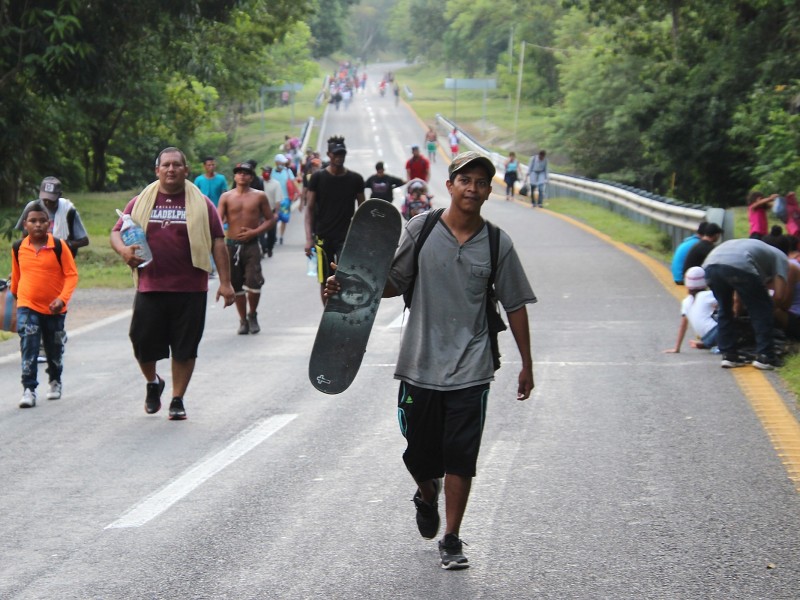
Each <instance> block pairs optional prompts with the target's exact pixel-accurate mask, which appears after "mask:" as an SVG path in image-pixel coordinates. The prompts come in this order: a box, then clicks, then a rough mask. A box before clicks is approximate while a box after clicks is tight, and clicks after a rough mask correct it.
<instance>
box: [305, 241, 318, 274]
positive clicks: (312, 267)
mask: <svg viewBox="0 0 800 600" xmlns="http://www.w3.org/2000/svg"><path fill="white" fill-rule="evenodd" d="M306 275H308V276H309V277H316V276H317V249H316V248H314V247H312V248H311V256H309V257H308V269H306Z"/></svg>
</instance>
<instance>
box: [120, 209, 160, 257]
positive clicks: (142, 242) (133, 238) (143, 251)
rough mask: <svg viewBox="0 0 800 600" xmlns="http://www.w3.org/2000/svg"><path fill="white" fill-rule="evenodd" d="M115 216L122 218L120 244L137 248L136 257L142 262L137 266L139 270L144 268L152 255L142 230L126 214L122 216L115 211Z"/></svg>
mask: <svg viewBox="0 0 800 600" xmlns="http://www.w3.org/2000/svg"><path fill="white" fill-rule="evenodd" d="M117 214H118V215H119V216H120V217H121V218H122V227H121V228H120V230H119V232H120V235H122V243H123V244H125V245H126V246H133V245H134V244H136V245H137V246H139V247H138V248H137V249H136V256H138V257H139V258H141V259H143V260H144V262H143V263H142V264H140V265H139V268H140V269H141V268H142V267H145V266H147V265H149V264H150V262H151V261H152V260H153V253H152V252H151V251H150V246H149V244H148V243H147V236H146V235H145V233H144V229H142V226H141V225H139V224H138V223H137V222H136V221H134V220H133V218H132V217H131V216H130V215H128V214H123V213H122V212H120V211H119V209H117Z"/></svg>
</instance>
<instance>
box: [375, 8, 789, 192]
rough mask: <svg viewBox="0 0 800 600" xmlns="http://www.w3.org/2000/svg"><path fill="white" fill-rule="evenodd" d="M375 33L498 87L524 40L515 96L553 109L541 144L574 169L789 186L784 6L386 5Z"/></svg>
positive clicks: (662, 186)
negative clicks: (549, 131)
mask: <svg viewBox="0 0 800 600" xmlns="http://www.w3.org/2000/svg"><path fill="white" fill-rule="evenodd" d="M375 3H376V2H374V1H373V2H370V1H368V0H363V1H362V4H369V5H374V4H375ZM387 31H388V34H389V36H390V41H391V43H393V44H394V47H396V48H397V49H398V50H399V51H401V52H403V53H404V54H405V56H406V58H407V59H408V60H423V61H429V62H434V63H438V64H443V65H445V66H446V68H447V69H448V71H451V70H458V71H459V72H463V73H464V74H465V75H467V76H485V75H490V74H491V75H495V76H496V77H497V79H498V81H499V84H500V86H501V88H502V90H503V91H504V92H505V93H506V94H508V95H509V96H512V95H513V94H515V93H516V85H517V76H518V73H517V69H518V63H519V60H518V58H519V51H520V46H521V44H520V42H521V41H525V42H526V45H525V48H526V56H525V61H524V73H523V74H522V81H523V86H522V90H523V91H522V101H523V105H524V106H525V107H527V108H528V110H532V109H534V108H536V107H550V108H551V109H553V110H555V111H556V113H557V114H558V118H557V133H556V135H555V137H554V138H553V139H551V140H549V142H548V143H549V144H551V146H554V147H551V148H549V149H550V150H551V151H555V152H557V153H558V154H560V155H563V156H565V157H566V162H568V163H569V164H571V165H572V166H573V168H574V169H575V171H576V172H578V173H580V174H582V175H588V176H591V177H604V178H609V179H614V180H617V181H620V182H623V183H630V184H634V185H638V186H640V187H644V188H648V189H653V190H655V191H659V192H661V193H670V194H675V195H677V196H679V197H680V198H682V199H684V200H690V201H696V202H701V203H706V204H714V205H729V204H734V203H741V201H742V199H743V198H744V196H745V194H746V193H747V191H748V190H749V189H751V188H752V187H753V186H759V187H761V188H763V191H764V192H779V193H785V192H786V191H789V190H790V189H793V188H794V187H795V186H797V185H798V183H800V160H798V155H800V116H798V112H800V88H799V87H798V82H800V64H798V62H797V60H796V57H797V56H798V51H799V50H800V5H798V4H797V3H796V2H790V1H787V0H693V1H692V2H688V1H687V0H538V1H537V2H525V1H523V0H492V1H491V2H489V1H488V0H445V1H443V2H441V3H429V2H424V1H422V0H397V2H396V3H395V4H394V8H393V10H392V12H391V19H390V21H389V22H388V23H387ZM509 50H510V53H509Z"/></svg>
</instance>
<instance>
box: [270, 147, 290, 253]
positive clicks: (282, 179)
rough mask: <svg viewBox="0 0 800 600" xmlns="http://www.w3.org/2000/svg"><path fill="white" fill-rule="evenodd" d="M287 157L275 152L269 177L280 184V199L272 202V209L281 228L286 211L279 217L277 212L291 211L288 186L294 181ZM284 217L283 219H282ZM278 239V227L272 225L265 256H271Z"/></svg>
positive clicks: (284, 223)
mask: <svg viewBox="0 0 800 600" xmlns="http://www.w3.org/2000/svg"><path fill="white" fill-rule="evenodd" d="M288 165H289V159H288V158H286V155H285V154H276V155H275V168H273V169H272V174H271V177H270V179H271V180H272V181H275V182H276V183H278V185H280V186H281V197H280V200H278V201H277V202H275V203H273V205H272V210H273V211H274V212H275V216H276V218H277V219H278V220H279V221H280V223H281V225H282V227H283V228H285V227H286V223H288V222H289V216H288V213H284V216H283V217H282V218H281V217H280V216H279V213H280V211H281V210H284V211H289V212H290V211H291V208H292V200H294V198H292V195H291V193H290V188H292V185H293V181H294V173H292V170H291V169H290V168H289V166H288ZM284 219H285V220H284ZM277 241H278V229H277V228H275V227H273V228H272V229H270V230H269V231H267V256H269V257H272V251H273V249H274V248H275V242H277ZM282 243H283V231H281V244H282Z"/></svg>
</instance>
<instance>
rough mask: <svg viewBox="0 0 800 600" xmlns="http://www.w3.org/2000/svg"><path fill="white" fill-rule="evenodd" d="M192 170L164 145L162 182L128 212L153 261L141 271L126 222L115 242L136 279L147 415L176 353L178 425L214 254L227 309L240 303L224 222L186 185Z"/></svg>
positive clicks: (136, 344)
mask: <svg viewBox="0 0 800 600" xmlns="http://www.w3.org/2000/svg"><path fill="white" fill-rule="evenodd" d="M188 172H189V169H188V167H187V165H186V156H185V155H184V154H183V152H181V151H180V150H179V149H178V148H175V147H169V148H165V149H164V150H162V151H161V152H160V153H159V155H158V159H157V160H156V176H157V177H158V179H157V180H156V181H154V182H153V183H151V184H150V185H148V186H147V187H146V188H144V189H143V190H142V191H141V192H140V193H139V194H138V195H137V196H136V197H135V198H133V199H132V200H131V201H130V202H128V205H127V206H126V207H125V210H124V213H125V214H129V215H131V217H132V218H133V220H134V221H135V222H136V223H138V224H139V225H141V226H142V228H143V229H144V230H145V232H146V234H147V244H148V245H149V246H150V249H151V251H152V254H153V259H152V261H150V262H149V263H147V264H146V265H145V266H143V267H141V268H139V266H140V265H142V264H143V263H144V262H145V261H144V260H142V259H141V258H140V257H138V256H136V253H135V251H136V250H137V249H138V248H137V247H136V246H135V245H133V246H126V245H125V243H124V242H123V241H122V235H121V234H120V229H121V228H122V219H120V220H119V221H117V223H116V225H114V227H113V229H112V231H111V238H110V241H111V247H112V248H113V249H114V250H115V251H116V252H117V254H119V255H120V257H122V260H123V261H124V262H125V264H127V265H128V266H129V267H131V269H132V270H133V274H134V279H135V280H136V295H135V297H134V301H133V316H132V317H131V326H130V333H129V336H130V339H131V343H132V345H133V354H134V356H135V357H136V361H137V363H138V364H139V369H140V370H141V372H142V374H143V375H144V377H145V380H146V382H147V394H146V397H145V412H146V413H147V414H154V413H157V412H158V411H159V410H161V393H162V392H163V391H164V387H165V382H164V380H163V379H162V378H161V377H160V376H159V375H158V373H157V371H156V365H157V363H158V361H159V360H161V359H164V358H168V357H169V356H170V354H171V355H172V402H171V403H170V406H169V418H170V419H171V420H183V419H185V418H186V410H185V407H184V403H183V399H184V394H185V393H186V390H187V388H188V387H189V382H190V380H191V378H192V373H193V372H194V367H195V362H196V359H197V349H198V347H199V345H200V340H201V338H202V337H203V329H204V326H205V319H206V301H207V296H208V274H209V273H210V272H211V258H210V257H211V254H212V253H213V255H214V261H215V262H216V264H217V270H218V272H219V289H218V290H217V294H216V298H217V300H219V298H220V297H222V298H224V303H225V306H230V305H231V304H233V303H234V300H235V294H234V292H233V288H232V287H231V279H230V270H229V266H228V265H229V260H228V252H227V250H226V248H225V234H224V232H223V230H222V222H221V221H220V218H219V214H218V213H217V210H216V207H215V206H214V204H213V203H212V202H211V200H209V199H208V198H207V197H205V196H203V194H202V193H201V192H200V190H199V189H198V188H197V186H196V185H194V184H193V183H192V182H190V181H187V180H186V177H187V175H188Z"/></svg>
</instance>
